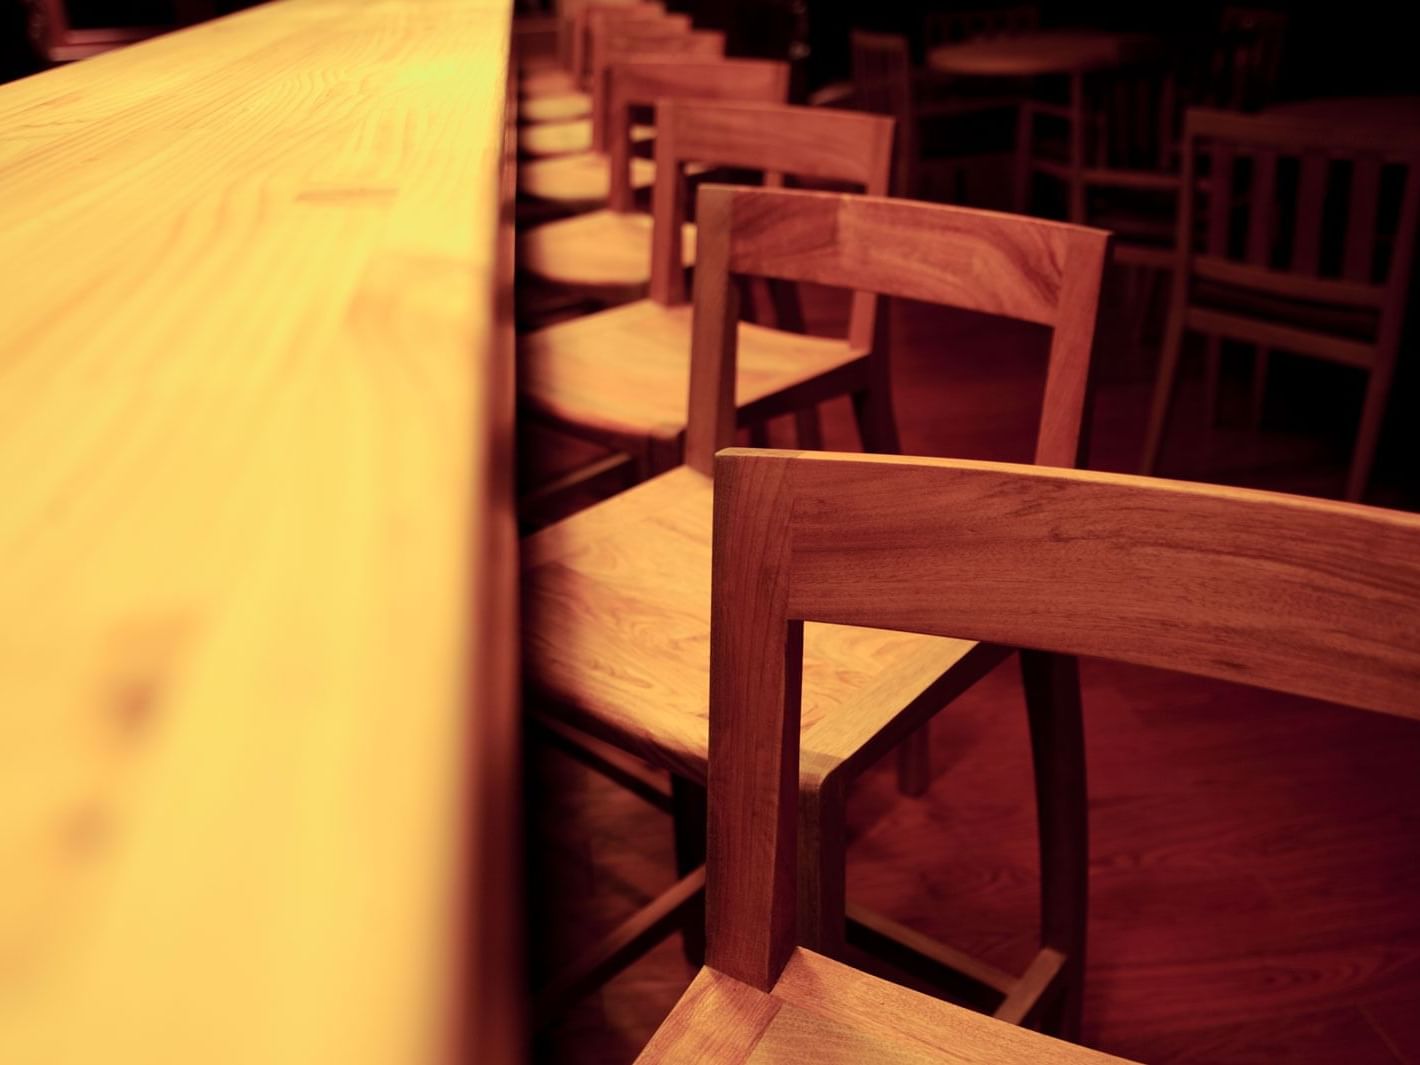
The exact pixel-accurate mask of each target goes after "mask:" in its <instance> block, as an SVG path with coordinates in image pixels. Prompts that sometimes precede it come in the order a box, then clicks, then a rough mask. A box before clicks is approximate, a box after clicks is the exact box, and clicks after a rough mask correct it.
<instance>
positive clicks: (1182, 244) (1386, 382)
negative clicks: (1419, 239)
mask: <svg viewBox="0 0 1420 1065" xmlns="http://www.w3.org/2000/svg"><path fill="white" fill-rule="evenodd" d="M1184 142H1185V144H1184V167H1183V188H1184V189H1185V190H1189V194H1188V195H1185V196H1184V197H1183V207H1182V210H1181V211H1180V213H1179V221H1178V236H1177V248H1178V253H1177V260H1176V262H1177V266H1176V269H1175V271H1174V280H1173V284H1172V291H1171V296H1170V304H1169V317H1168V324H1167V326H1166V332H1165V337H1164V348H1163V354H1162V358H1161V365H1160V368H1159V376H1158V381H1157V384H1156V387H1155V391H1154V400H1153V407H1152V411H1151V413H1150V419H1149V429H1148V434H1147V438H1146V441H1145V447H1144V458H1143V470H1144V472H1146V473H1152V472H1153V471H1154V470H1155V469H1156V468H1157V466H1158V463H1159V455H1160V450H1161V447H1162V444H1163V439H1164V434H1165V430H1166V428H1167V423H1168V416H1169V413H1170V407H1171V405H1172V400H1173V395H1174V391H1175V386H1176V383H1177V377H1178V368H1179V361H1180V357H1181V354H1182V349H1183V338H1184V334H1185V333H1186V332H1190V331H1192V332H1198V333H1202V334H1204V335H1205V336H1207V337H1209V338H1212V339H1210V343H1209V351H1208V352H1207V353H1206V360H1205V382H1204V389H1205V399H1206V402H1207V413H1206V418H1207V421H1208V424H1209V425H1211V424H1212V421H1213V410H1212V404H1213V399H1214V396H1215V395H1216V392H1217V372H1218V371H1217V360H1218V353H1217V348H1216V346H1215V344H1216V343H1217V341H1219V340H1222V339H1228V340H1234V341H1240V342H1243V343H1247V344H1252V345H1256V346H1257V348H1258V356H1257V361H1256V363H1255V370H1256V378H1255V381H1254V399H1255V402H1257V403H1259V404H1260V401H1261V395H1262V392H1263V388H1264V386H1265V375H1266V371H1267V366H1266V357H1267V353H1268V351H1269V350H1283V351H1288V352H1292V353H1295V354H1298V355H1303V356H1306V357H1309V358H1315V359H1323V360H1326V361H1330V362H1337V363H1340V364H1342V365H1346V366H1352V367H1355V368H1356V369H1358V370H1363V371H1365V372H1366V373H1367V374H1368V375H1369V379H1368V382H1367V387H1366V394H1365V400H1364V404H1363V407H1362V410H1361V415H1360V424H1359V429H1358V431H1357V438H1356V445H1355V449H1354V451H1353V454H1352V459H1351V464H1350V469H1349V471H1348V473H1347V476H1346V484H1345V496H1346V498H1348V499H1359V498H1360V497H1361V495H1362V494H1363V493H1364V491H1365V488H1366V481H1367V479H1368V477H1369V474H1370V469H1371V464H1372V460H1373V459H1374V456H1375V449H1376V441H1377V438H1378V436H1379V433H1380V428H1381V421H1382V418H1383V416H1384V414H1385V404H1386V398H1387V395H1388V393H1389V390H1390V382H1391V377H1392V374H1393V371H1394V368H1395V358H1396V352H1397V349H1398V348H1399V345H1400V339H1401V328H1402V326H1403V324H1404V318H1405V303H1406V296H1407V293H1408V292H1409V285H1410V273H1411V265H1412V260H1413V256H1414V251H1415V241H1416V235H1417V222H1418V221H1420V151H1417V149H1416V148H1415V146H1414V145H1413V144H1403V143H1402V144H1397V143H1395V141H1394V138H1392V137H1390V136H1389V135H1388V134H1387V133H1385V132H1380V131H1376V130H1368V129H1362V128H1356V127H1354V126H1348V125H1346V124H1344V123H1339V122H1334V121H1325V120H1316V119H1304V118H1297V117H1293V116H1280V115H1271V116H1264V115H1256V116H1249V115H1239V114H1234V113H1230V112H1224V111H1207V110H1192V111H1190V112H1189V113H1188V116H1187V119H1186V122H1185V132H1184ZM1336 234H1344V240H1333V239H1332V238H1333V235H1336ZM1333 244H1335V245H1336V246H1335V247H1333V246H1332V245H1333Z"/></svg>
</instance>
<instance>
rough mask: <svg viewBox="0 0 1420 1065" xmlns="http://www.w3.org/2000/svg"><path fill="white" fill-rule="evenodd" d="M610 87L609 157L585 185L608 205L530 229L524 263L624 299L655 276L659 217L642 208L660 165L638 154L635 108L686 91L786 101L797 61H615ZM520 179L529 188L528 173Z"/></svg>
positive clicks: (525, 272)
mask: <svg viewBox="0 0 1420 1065" xmlns="http://www.w3.org/2000/svg"><path fill="white" fill-rule="evenodd" d="M606 86H607V88H606V92H607V98H608V101H609V102H608V105H607V106H608V112H609V114H610V116H611V118H610V128H609V144H608V148H609V159H608V160H607V161H602V159H601V157H600V156H598V155H596V154H590V155H589V157H588V158H589V159H590V160H591V164H590V165H591V166H593V167H595V168H596V170H595V173H596V174H597V176H598V178H599V179H600V182H599V186H598V187H597V188H595V189H593V188H591V187H590V186H589V185H587V184H584V185H583V187H582V189H581V190H580V191H581V193H582V194H583V195H588V194H591V195H595V194H597V193H601V194H602V195H603V197H604V198H605V199H606V201H607V203H608V206H607V207H606V208H603V209H601V210H595V211H588V212H586V213H583V214H579V215H575V216H573V217H571V218H561V219H557V220H556V221H553V222H548V223H546V224H544V225H540V226H536V227H535V228H532V229H530V230H527V231H525V232H524V233H522V234H521V235H520V236H519V239H518V270H519V273H520V275H521V276H522V277H524V278H526V279H530V280H535V281H538V282H543V283H551V284H554V285H557V286H559V287H561V288H563V289H571V290H575V291H577V292H579V293H584V294H587V295H590V296H592V297H594V298H597V299H600V300H602V301H603V302H607V303H616V302H624V301H625V300H628V299H636V298H638V297H640V296H642V295H644V294H645V291H646V286H647V285H648V284H649V283H650V279H651V256H650V248H651V216H650V215H649V214H646V213H644V212H641V211H638V210H637V209H636V198H635V190H636V188H637V187H643V186H648V185H650V183H651V179H652V176H653V174H654V166H653V164H652V163H651V161H650V160H646V159H637V158H635V157H634V156H633V154H632V139H631V108H633V107H650V106H653V105H654V104H655V102H656V101H657V100H658V99H662V98H667V97H684V96H689V97H699V98H704V99H709V100H751V101H760V102H764V103H773V102H782V101H783V100H784V98H785V96H786V95H787V94H788V91H789V65H788V64H787V63H780V62H771V61H768V60H762V59H721V60H695V61H667V60H644V61H641V60H638V61H635V62H630V63H613V64H612V65H611V66H610V67H609V68H608V72H607V78H606ZM583 158H584V157H580V156H572V157H568V158H566V159H546V160H542V162H541V163H540V164H536V163H535V164H532V166H529V167H527V168H524V169H525V171H527V170H531V169H532V168H533V167H534V166H538V165H541V166H542V167H544V168H549V169H550V168H552V167H555V166H557V165H558V164H568V169H569V170H570V168H571V167H572V166H578V165H580V164H581V163H582V160H583ZM581 173H582V175H583V176H584V177H585V176H587V175H588V174H589V173H591V171H588V170H586V169H582V170H581ZM545 174H546V171H544V174H543V176H545ZM520 180H521V181H523V183H524V191H526V180H527V175H526V173H525V174H524V175H521V176H520ZM693 243H694V242H693V241H687V242H686V243H685V247H684V250H683V253H684V262H685V264H686V265H689V264H690V263H691V262H693V261H694V257H695V253H694V247H693Z"/></svg>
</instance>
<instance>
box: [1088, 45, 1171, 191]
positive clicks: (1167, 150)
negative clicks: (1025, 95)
mask: <svg viewBox="0 0 1420 1065" xmlns="http://www.w3.org/2000/svg"><path fill="white" fill-rule="evenodd" d="M1084 106H1085V111H1086V114H1085V130H1084V141H1085V158H1084V159H1083V160H1081V162H1082V163H1083V165H1084V166H1085V167H1089V168H1092V169H1109V170H1143V171H1151V172H1159V171H1166V170H1167V171H1173V172H1175V173H1176V172H1177V166H1178V137H1179V131H1180V129H1181V128H1182V125H1183V107H1182V104H1181V102H1180V100H1179V96H1178V88H1177V79H1176V77H1175V74H1174V72H1173V70H1171V69H1169V67H1168V66H1166V65H1161V64H1156V63H1141V64H1134V65H1129V66H1124V67H1118V68H1115V69H1111V70H1105V71H1100V72H1097V73H1094V74H1091V75H1090V76H1089V77H1088V78H1087V79H1086V81H1085V101H1084Z"/></svg>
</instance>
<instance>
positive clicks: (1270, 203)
mask: <svg viewBox="0 0 1420 1065" xmlns="http://www.w3.org/2000/svg"><path fill="white" fill-rule="evenodd" d="M1276 189H1277V153H1276V152H1275V151H1273V150H1271V149H1267V148H1263V149H1259V150H1258V152H1257V154H1256V155H1254V156H1253V160H1252V184H1251V188H1250V190H1249V192H1248V197H1247V208H1248V219H1247V261H1248V262H1250V263H1252V264H1254V265H1256V266H1267V265H1269V264H1270V262H1271V258H1272V242H1273V240H1274V239H1275V238H1276V232H1277V230H1276V214H1275V210H1274V199H1275V196H1276Z"/></svg>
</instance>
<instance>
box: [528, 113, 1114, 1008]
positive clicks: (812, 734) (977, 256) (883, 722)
mask: <svg viewBox="0 0 1420 1065" xmlns="http://www.w3.org/2000/svg"><path fill="white" fill-rule="evenodd" d="M676 132H677V133H679V132H680V131H679V129H677V131H676ZM697 214H698V217H699V226H700V237H699V245H700V250H699V256H700V258H699V264H698V266H697V268H696V277H695V317H694V326H693V339H692V354H691V368H690V383H689V397H690V398H689V402H690V407H689V414H690V417H689V421H688V426H687V432H686V459H687V462H688V464H687V465H685V466H681V467H679V468H677V469H674V470H672V471H670V472H668V473H665V474H662V475H661V476H659V477H656V478H653V479H652V480H650V481H647V482H645V483H644V484H641V485H638V486H636V487H635V488H632V489H630V490H628V491H626V492H623V493H621V494H620V495H618V496H614V497H613V498H611V499H609V500H607V501H605V502H603V503H600V504H598V505H596V506H593V507H591V508H588V509H587V510H584V511H582V512H580V513H578V514H576V515H574V516H573V517H571V518H569V519H567V520H565V521H562V522H560V523H558V524H556V525H553V526H550V527H549V528H547V529H544V530H543V531H541V532H539V533H537V534H536V535H534V536H532V537H529V538H528V539H526V540H525V541H524V545H523V548H524V549H523V561H524V582H523V587H524V594H525V598H524V609H525V618H526V621H527V623H526V625H525V627H524V632H525V633H526V635H527V642H526V645H525V647H524V659H523V660H524V665H525V670H526V674H527V678H528V682H529V690H530V704H529V705H531V706H536V707H541V712H542V713H543V714H545V715H547V716H550V717H552V718H555V719H557V720H558V721H560V722H563V723H564V724H565V725H568V726H571V727H574V728H576V729H578V730H580V731H581V732H584V733H589V734H591V735H593V736H595V737H597V738H599V739H600V740H603V741H606V742H608V743H611V744H614V745H615V746H617V747H619V748H620V749H621V750H624V751H626V752H629V753H631V754H633V755H636V756H638V757H640V758H643V759H645V760H646V761H648V762H650V763H652V764H653V765H655V766H657V767H659V768H662V769H665V770H669V771H670V772H671V773H672V774H673V780H674V781H675V790H676V793H677V795H678V802H677V804H676V806H677V809H676V815H677V816H676V822H677V825H676V827H677V840H678V844H677V855H678V864H679V868H680V873H681V875H682V878H685V877H688V876H690V875H692V874H693V873H694V871H695V868H696V866H698V864H699V853H700V851H699V846H698V844H697V843H696V840H697V837H698V836H699V833H700V831H702V830H703V821H701V820H700V819H699V817H698V816H697V814H696V812H695V811H696V810H697V806H696V802H695V800H694V795H695V791H696V786H697V785H699V784H700V783H701V782H703V781H704V780H705V774H706V759H707V750H708V748H707V733H706V706H707V693H708V690H709V660H708V656H707V649H708V644H709V572H710V541H711V499H712V487H711V480H710V475H711V455H712V454H713V452H714V451H715V449H716V448H718V447H719V446H721V445H722V444H726V443H729V442H730V440H731V438H732V434H733V431H734V428H735V424H736V421H737V418H738V417H739V415H738V414H737V404H736V398H737V397H736V394H735V393H736V387H737V386H736V382H737V381H739V380H742V378H740V377H739V372H738V367H737V348H738V343H737V342H738V340H739V338H740V337H742V336H743V335H744V334H743V333H742V332H741V331H740V330H739V329H738V328H737V317H738V315H737V305H738V302H739V300H738V292H739V289H738V287H736V286H735V285H734V284H733V283H732V276H733V277H745V276H764V277H771V278H777V279H781V280H784V281H792V282H815V283H821V284H827V285H834V286H839V287H844V288H853V289H856V290H857V291H860V292H873V293H879V294H891V295H896V296H901V297H906V298H915V299H924V300H929V301H934V302H940V303H947V304H950V305H953V306H958V307H963V308H968V309H972V310H976V311H984V312H987V313H992V314H1000V315H1005V316H1007V317H1016V318H1022V319H1025V320H1028V321H1032V322H1036V323H1039V324H1042V325H1045V326H1049V327H1052V328H1053V338H1052V343H1051V356H1050V363H1049V368H1048V371H1047V375H1046V385H1045V399H1044V405H1043V410H1042V417H1041V423H1040V434H1039V437H1038V440H1037V448H1036V457H1037V459H1038V461H1040V462H1042V463H1049V464H1054V465H1061V466H1069V465H1072V464H1074V463H1075V461H1076V457H1077V454H1078V450H1079V446H1080V430H1081V425H1082V423H1083V419H1084V417H1085V410H1086V402H1085V392H1086V383H1087V380H1088V368H1089V357H1090V344H1091V339H1092V336H1093V331H1094V316H1095V307H1096V302H1097V299H1098V293H1099V284H1100V275H1101V271H1102V269H1103V264H1104V259H1105V255H1106V252H1107V243H1108V236H1107V234H1104V233H1100V232H1097V231H1093V230H1086V229H1082V228H1079V227H1075V226H1068V225H1063V224H1060V223H1055V222H1045V221H1040V220H1037V219H1030V218H1024V217H1018V216H1010V215H998V214H994V213H990V212H983V211H971V210H967V209H964V208H950V207H943V206H936V205H928V204H922V203H914V202H911V201H905V200H890V199H880V198H876V197H862V196H851V195H841V194H833V193H822V192H802V191H785V190H773V189H759V188H748V189H735V188H728V187H722V186H719V187H717V186H707V187H705V188H702V189H701V192H700V198H699V209H698V212H697ZM860 298H861V297H860ZM886 334H887V315H886V314H877V315H876V316H875V321H874V329H873V332H872V334H871V335H872V336H873V337H874V338H875V339H874V341H873V343H874V346H875V347H881V348H883V349H884V350H885V348H886V344H887V335H886ZM878 365H879V366H880V367H883V368H884V369H885V367H886V361H885V360H880V361H879V363H878ZM883 384H884V385H885V384H886V382H883ZM739 398H740V399H741V400H742V399H743V397H742V396H741V397H739ZM807 651H808V654H807V660H808V662H809V667H808V672H807V675H806V676H807V681H806V684H805V692H806V695H807V707H808V709H807V710H806V712H805V715H804V719H803V725H804V727H803V732H802V747H803V751H804V757H803V759H802V761H801V764H800V773H799V790H800V799H801V805H800V813H801V817H802V823H803V826H804V835H803V837H802V838H803V839H804V840H805V841H806V844H805V852H804V860H803V862H802V863H801V866H800V879H801V890H802V896H801V897H802V901H803V906H802V908H801V912H800V916H801V929H800V935H801V936H802V939H801V942H803V943H804V944H806V945H808V946H811V947H813V948H814V949H816V950H821V951H823V952H824V953H827V954H829V955H834V956H838V955H841V954H842V953H843V951H844V949H845V945H844V944H845V935H846V934H847V933H848V932H849V931H850V928H849V927H848V925H847V921H846V919H845V915H846V914H851V915H852V917H853V923H852V926H851V930H852V931H853V934H854V935H858V934H860V933H865V934H866V935H868V936H870V937H877V938H882V937H887V938H907V937H908V936H909V935H910V934H909V933H906V932H905V930H903V929H901V928H900V927H899V926H897V925H895V924H893V923H892V922H890V921H888V920H887V919H886V918H883V917H880V916H879V915H876V914H872V913H869V912H868V911H865V910H862V909H860V908H857V907H854V908H853V909H852V910H849V909H848V908H847V903H846V899H845V891H844V874H845V870H844V835H843V817H844V804H845V801H846V787H847V784H848V781H849V780H850V779H851V778H852V777H853V776H855V775H857V774H858V773H859V772H860V771H861V770H863V769H864V768H866V767H867V766H868V765H870V764H873V763H874V762H875V761H876V760H877V759H878V758H879V757H880V756H881V755H882V754H883V753H885V752H887V751H888V750H891V749H892V748H893V747H894V746H896V745H897V744H898V743H900V742H901V741H902V740H904V739H906V738H907V737H909V736H911V735H912V734H914V733H916V732H917V731H918V729H920V728H921V726H922V725H924V724H925V723H926V722H927V721H928V720H929V719H930V718H931V717H932V716H934V715H935V714H936V713H937V712H938V711H940V710H941V709H942V707H943V706H944V705H945V704H946V703H947V702H949V701H950V700H951V699H952V698H953V697H955V695H956V694H957V693H959V692H961V691H962V690H964V689H965V688H967V687H969V686H970V685H971V684H972V683H974V682H975V681H976V680H977V679H978V678H979V677H981V676H982V675H983V674H984V673H986V672H988V671H989V670H991V669H993V668H994V667H995V666H996V665H997V664H998V663H1000V662H1001V661H1002V660H1003V659H1005V658H1006V657H1007V656H1008V655H1009V654H1010V652H1009V651H1008V650H1006V649H1004V648H1000V647H994V646H987V645H983V644H975V643H971V642H967V641H960V640H940V639H932V638H923V637H919V636H904V635H902V634H899V633H894V632H887V631H883V630H880V629H863V628H845V627H838V626H821V627H817V628H815V629H813V630H812V631H811V632H810V633H809V640H808V644H807ZM1066 680H1068V678H1064V677H1054V676H1053V675H1049V674H1042V673H1041V672H1039V671H1035V672H1032V671H1031V670H1029V669H1028V670H1027V671H1026V681H1027V685H1026V690H1027V701H1028V707H1029V710H1030V718H1031V723H1032V729H1033V732H1034V734H1035V737H1036V742H1037V743H1038V744H1039V745H1042V746H1040V748H1039V749H1040V750H1042V751H1049V752H1050V756H1049V757H1043V758H1042V759H1041V760H1040V761H1038V763H1037V776H1038V781H1039V785H1040V789H1041V792H1042V793H1043V794H1049V795H1053V796H1055V797H1056V798H1055V800H1054V801H1055V802H1056V803H1057V804H1058V805H1057V807H1056V808H1055V812H1054V813H1053V814H1052V817H1051V818H1050V819H1048V820H1047V821H1046V822H1044V823H1043V824H1042V826H1041V831H1042V838H1043V841H1044V842H1043V847H1044V851H1043V853H1044V856H1045V861H1044V863H1043V867H1042V868H1043V871H1042V890H1043V896H1044V899H1045V906H1046V909H1047V912H1048V913H1050V914H1051V915H1052V921H1053V922H1054V923H1052V924H1051V925H1049V932H1050V935H1051V936H1052V937H1053V938H1052V939H1051V940H1050V941H1049V942H1048V943H1047V945H1046V949H1045V950H1043V951H1042V953H1041V954H1040V955H1039V956H1038V957H1037V959H1036V960H1035V961H1034V962H1033V963H1032V965H1031V966H1030V968H1029V969H1028V971H1027V973H1026V975H1025V977H1024V978H1022V979H1019V980H1018V979H1017V978H1016V977H1014V976H1011V975H1010V974H1006V973H1003V972H1000V971H999V970H996V969H994V968H992V967H990V966H986V965H983V964H981V963H979V962H976V961H974V960H973V959H969V958H965V957H963V956H962V955H961V954H960V953H958V952H955V951H951V950H950V949H949V948H946V947H943V946H941V945H939V944H925V945H923V946H922V947H921V951H920V952H926V953H927V956H928V957H929V958H930V959H931V960H932V961H933V962H935V963H937V964H947V965H950V966H951V967H953V968H957V969H959V970H961V971H962V972H964V973H965V974H967V975H968V978H969V979H971V980H973V981H975V982H978V983H980V984H982V985H983V986H984V987H985V988H986V989H987V991H988V993H989V995H990V997H992V998H993V999H996V1000H999V1001H998V1003H997V1014H998V1016H1002V1017H1004V1018H1007V1019H1010V1020H1020V1019H1022V1018H1023V1017H1025V1016H1026V1015H1027V1014H1029V1013H1030V1012H1031V1011H1032V1009H1033V1008H1034V1007H1035V1005H1036V1003H1037V1002H1038V1001H1039V1000H1040V997H1041V996H1042V995H1043V994H1045V993H1046V992H1047V990H1050V991H1052V993H1058V994H1060V995H1062V996H1063V998H1062V1001H1063V1002H1064V1004H1065V1005H1064V1008H1063V1010H1062V1023H1064V1024H1065V1027H1066V1028H1067V1029H1068V1028H1069V1021H1068V1018H1070V1017H1073V1016H1074V1015H1075V1012H1076V1006H1077V1003H1078V998H1077V995H1078V986H1079V981H1078V973H1079V966H1078V962H1077V961H1076V960H1075V959H1076V955H1077V954H1078V950H1077V949H1076V944H1077V943H1078V942H1082V937H1083V921H1084V912H1083V908H1082V906H1081V905H1080V900H1081V898H1082V895H1081V884H1082V883H1083V877H1084V865H1083V854H1082V852H1080V851H1078V850H1075V849H1072V846H1073V842H1074V841H1075V840H1076V839H1077V838H1078V837H1077V833H1076V829H1077V828H1078V825H1079V823H1080V822H1081V821H1082V819H1083V817H1084V807H1083V799H1082V792H1081V790H1080V788H1081V786H1082V784H1083V777H1082V775H1081V769H1080V758H1079V755H1080V746H1079V718H1078V701H1077V700H1076V699H1074V698H1073V696H1072V693H1071V692H1070V691H1068V690H1067V687H1066V685H1065V681H1066ZM683 884H684V879H683V880H682V885H683ZM1057 933H1058V934H1057ZM915 941H916V942H917V943H918V944H923V939H922V937H920V936H918V937H915Z"/></svg>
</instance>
